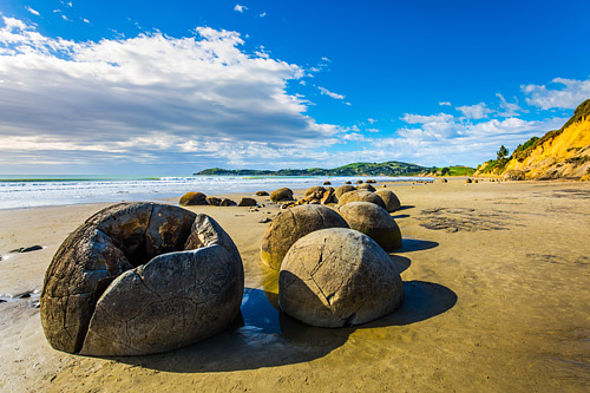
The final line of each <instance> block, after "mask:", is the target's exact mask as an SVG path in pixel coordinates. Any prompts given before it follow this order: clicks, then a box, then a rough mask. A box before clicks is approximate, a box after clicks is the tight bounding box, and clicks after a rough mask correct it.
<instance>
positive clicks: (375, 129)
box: [367, 128, 381, 132]
mask: <svg viewBox="0 0 590 393" xmlns="http://www.w3.org/2000/svg"><path fill="white" fill-rule="evenodd" d="M367 132H381V130H379V129H377V128H367Z"/></svg>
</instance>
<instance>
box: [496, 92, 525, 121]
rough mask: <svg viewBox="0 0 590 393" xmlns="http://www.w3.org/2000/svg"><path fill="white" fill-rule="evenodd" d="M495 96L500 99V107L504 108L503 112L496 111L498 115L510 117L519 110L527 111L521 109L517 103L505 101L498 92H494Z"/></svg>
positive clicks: (515, 114)
mask: <svg viewBox="0 0 590 393" xmlns="http://www.w3.org/2000/svg"><path fill="white" fill-rule="evenodd" d="M496 97H498V98H499V99H500V107H501V108H502V109H503V110H504V111H503V112H498V115H499V116H502V117H512V116H517V115H518V113H519V112H525V113H526V112H528V111H526V110H524V109H522V108H521V107H520V106H519V105H518V103H511V102H508V101H506V99H505V98H504V96H503V95H502V94H500V93H496Z"/></svg>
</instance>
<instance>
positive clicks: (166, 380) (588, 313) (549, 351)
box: [0, 179, 590, 393]
mask: <svg viewBox="0 0 590 393" xmlns="http://www.w3.org/2000/svg"><path fill="white" fill-rule="evenodd" d="M388 188H389V189H392V190H393V191H394V192H395V193H396V194H397V195H398V196H399V199H400V200H401V202H402V205H403V206H402V209H401V210H399V211H396V212H395V213H392V215H393V216H394V217H395V219H396V221H397V222H398V224H399V226H400V227H401V230H402V235H403V237H404V246H403V248H402V249H401V250H400V251H398V252H396V253H395V254H396V255H400V256H402V257H404V259H403V261H405V262H404V266H401V268H402V269H403V270H404V271H403V273H402V279H403V281H404V292H405V301H404V304H403V306H402V307H401V308H400V309H399V310H397V311H396V312H394V313H393V314H391V315H389V316H386V317H384V318H382V319H379V320H377V321H374V322H371V323H369V324H366V325H361V326H358V327H356V328H343V329H320V328H311V327H306V326H304V325H302V324H300V323H298V322H296V321H294V320H292V319H291V318H289V317H287V316H285V315H284V314H282V313H280V312H279V311H278V310H277V308H276V299H277V287H276V274H273V273H272V272H269V271H268V270H266V269H265V268H263V266H262V264H261V263H260V258H259V250H260V242H261V239H262V235H263V233H264V231H265V229H266V227H267V225H269V224H267V223H260V222H259V221H260V220H261V219H262V218H264V217H270V218H272V217H274V215H275V214H276V213H277V211H278V210H279V208H278V206H277V205H274V204H268V203H266V205H265V207H263V208H259V209H258V210H257V211H250V209H249V208H247V207H211V206H203V207H201V206H197V207H190V208H189V209H190V210H193V211H195V212H199V213H205V214H208V215H210V216H212V217H213V218H215V219H216V220H217V221H218V222H219V223H220V224H221V225H222V226H223V228H224V229H225V230H226V231H227V232H228V233H229V234H230V235H231V237H232V238H233V240H234V241H235V243H236V245H237V246H238V249H239V251H240V253H241V256H242V259H243V262H244V270H245V284H246V288H247V289H246V293H245V296H244V300H243V303H242V314H243V319H244V326H243V327H240V328H237V329H235V330H232V331H228V332H225V333H223V334H221V335H219V336H216V337H214V338H211V339H208V340H206V341H204V342H201V343H197V344H195V345H192V346H189V347H186V348H183V349H180V350H177V351H172V352H168V353H164V354H159V355H152V356H142V357H130V358H116V359H100V358H90V357H84V356H78V355H70V354H66V353H62V352H58V351H55V350H53V349H52V348H51V347H50V346H49V345H48V343H47V341H46V340H45V337H44V335H43V331H42V329H41V324H40V320H39V309H38V308H36V307H35V296H34V295H33V296H32V297H28V295H26V294H30V293H34V292H35V291H39V290H40V289H41V287H42V285H43V276H44V273H45V270H46V268H47V266H48V264H49V262H50V261H51V258H52V256H53V254H54V253H55V251H56V249H57V247H58V246H59V245H60V244H61V242H62V241H63V240H64V239H65V238H66V236H67V235H68V234H69V233H70V232H71V231H73V230H74V229H75V228H76V227H77V226H78V225H80V224H81V223H82V222H83V221H84V220H85V219H86V218H87V217H89V216H90V215H91V214H93V213H94V212H96V211H98V210H100V209H101V208H103V207H105V206H107V205H109V204H87V205H70V206H57V207H44V208H30V209H15V210H1V211H0V254H2V255H3V258H4V259H3V260H2V261H0V296H3V297H4V298H5V299H7V300H8V301H5V302H2V303H0V332H1V334H0V353H2V361H1V362H0V375H1V376H2V377H1V378H0V391H2V392H64V393H66V392H120V391H138V392H139V391H141V392H161V391H169V392H180V391H202V392H246V391H248V392H277V391H283V392H284V391H288V392H291V391H292V392H301V391H309V392H319V391H321V392H384V391H401V392H403V391H406V392H423V391H441V392H583V391H588V389H590V241H589V239H590V184H589V183H582V182H568V181H556V182H529V181H527V182H502V183H491V182H488V181H483V182H479V183H477V184H465V182H464V180H463V179H453V180H451V181H450V182H449V183H447V184H444V183H440V182H438V181H436V182H435V183H433V184H426V185H422V184H411V183H406V184H400V185H395V186H394V185H389V186H388ZM187 191H189V190H187ZM268 191H272V190H268ZM299 194H301V190H299ZM179 196H180V195H179ZM234 197H237V196H234ZM266 198H267V197H257V200H258V201H259V202H266V200H267V199H266ZM168 202H169V203H173V204H174V203H175V202H176V201H175V200H170V201H168ZM37 244H38V245H41V246H43V247H44V248H43V249H42V250H38V251H32V252H28V253H21V254H10V255H8V257H7V256H6V253H7V252H8V251H9V250H12V249H16V248H19V247H28V246H32V245H37ZM22 294H25V296H24V298H23V299H18V300H12V299H13V298H15V297H18V296H19V295H22Z"/></svg>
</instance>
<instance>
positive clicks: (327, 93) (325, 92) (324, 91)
mask: <svg viewBox="0 0 590 393" xmlns="http://www.w3.org/2000/svg"><path fill="white" fill-rule="evenodd" d="M318 90H319V91H320V93H322V95H323V96H328V97H331V98H333V99H335V100H343V99H345V98H346V97H345V96H343V95H342V94H338V93H334V92H333V91H330V90H328V89H326V88H324V87H321V86H318ZM347 104H349V105H350V103H347Z"/></svg>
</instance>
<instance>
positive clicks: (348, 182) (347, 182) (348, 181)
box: [344, 180, 352, 184]
mask: <svg viewBox="0 0 590 393" xmlns="http://www.w3.org/2000/svg"><path fill="white" fill-rule="evenodd" d="M344 184H352V182H351V181H350V180H347V181H345V182H344Z"/></svg>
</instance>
